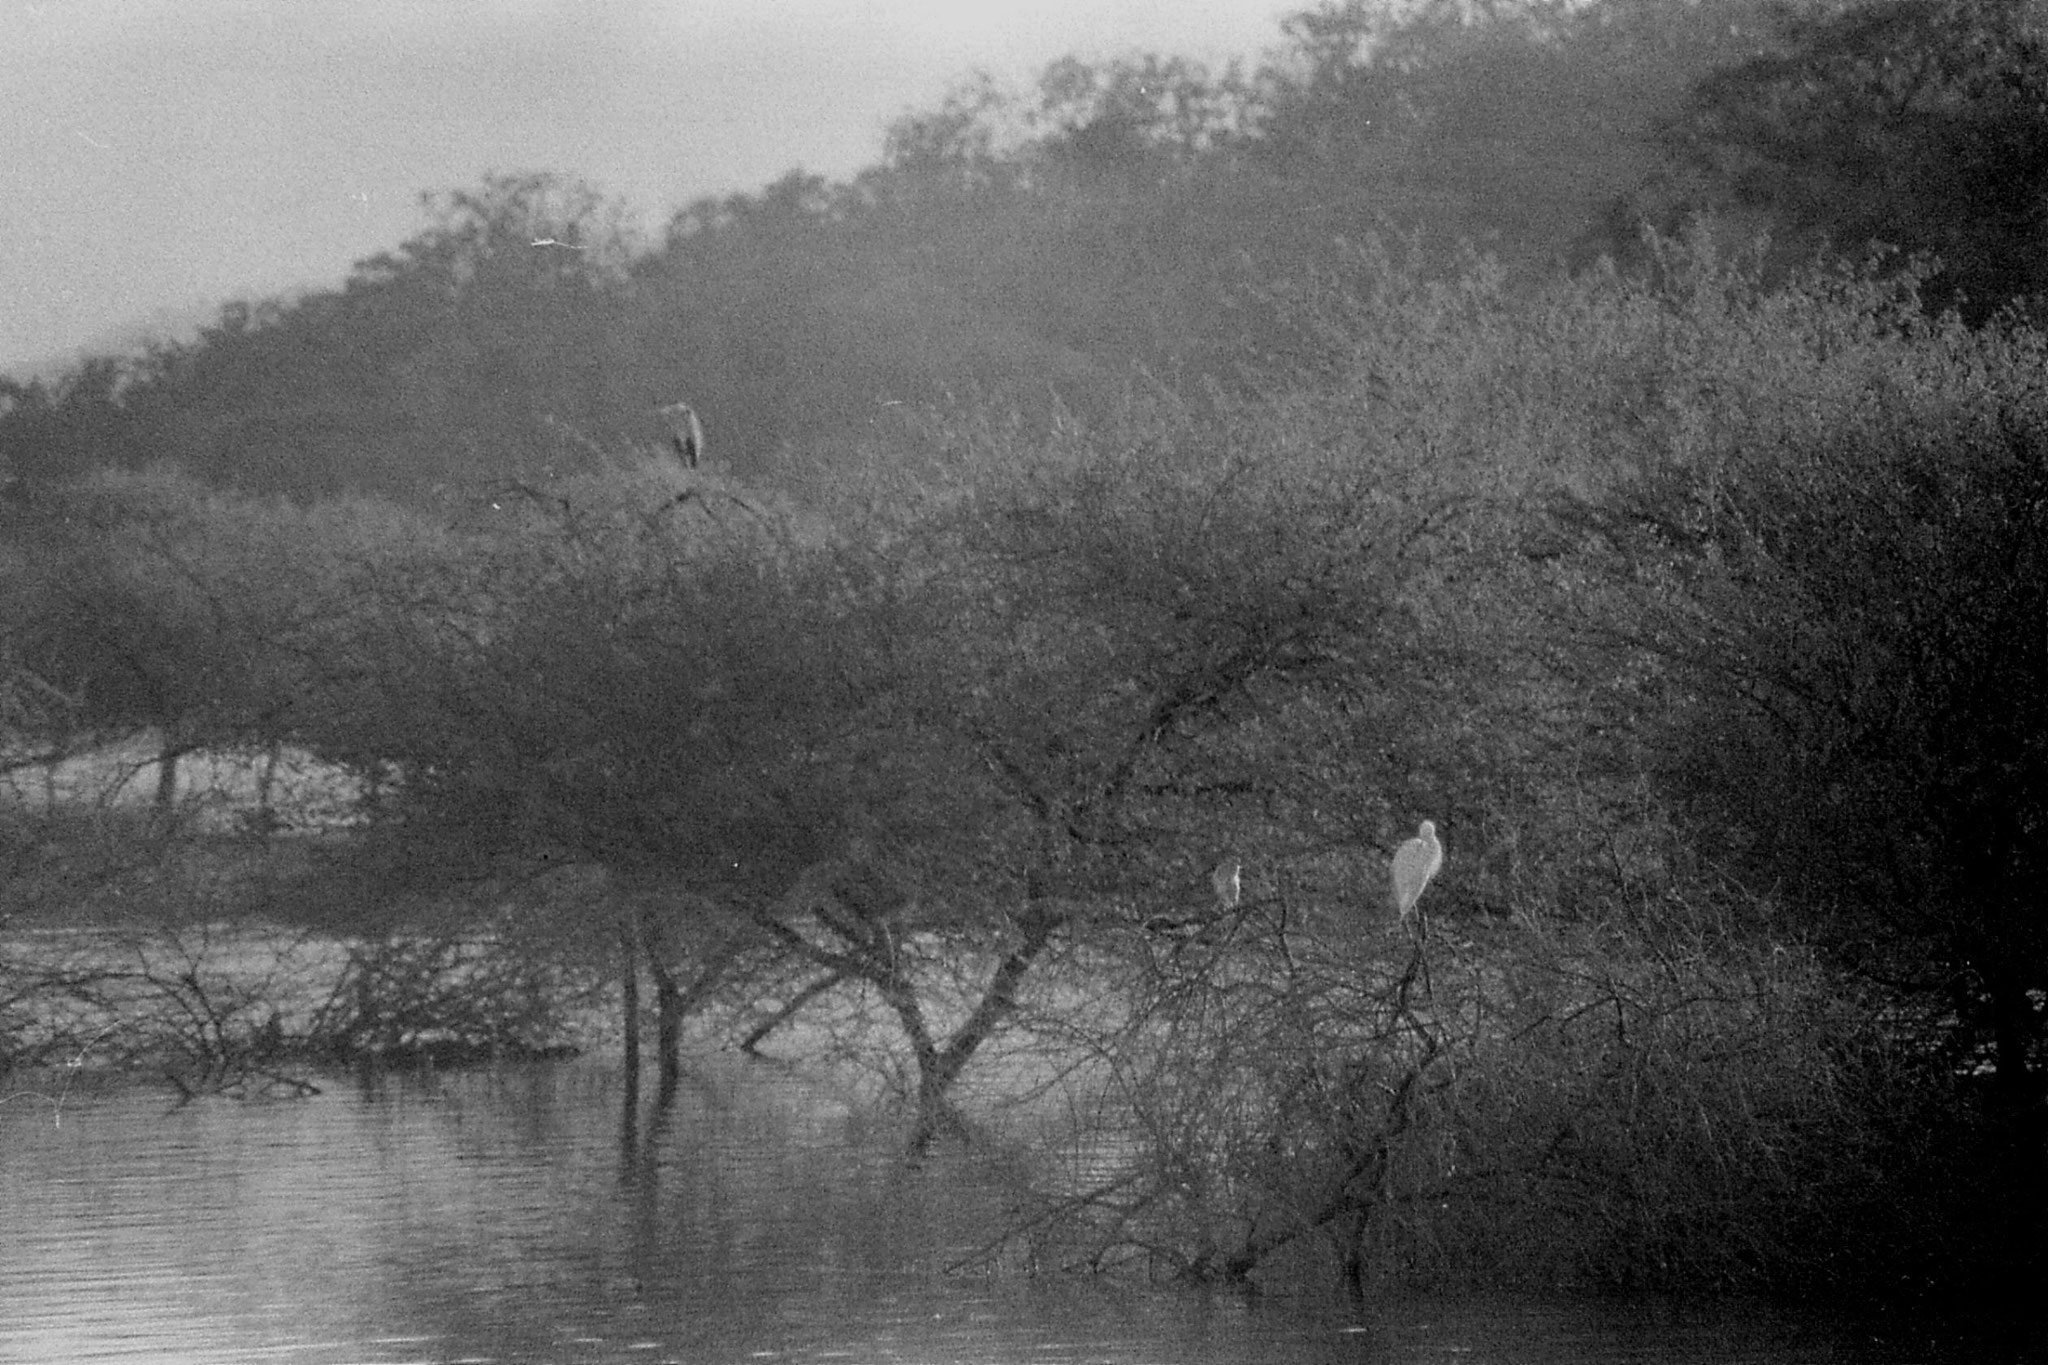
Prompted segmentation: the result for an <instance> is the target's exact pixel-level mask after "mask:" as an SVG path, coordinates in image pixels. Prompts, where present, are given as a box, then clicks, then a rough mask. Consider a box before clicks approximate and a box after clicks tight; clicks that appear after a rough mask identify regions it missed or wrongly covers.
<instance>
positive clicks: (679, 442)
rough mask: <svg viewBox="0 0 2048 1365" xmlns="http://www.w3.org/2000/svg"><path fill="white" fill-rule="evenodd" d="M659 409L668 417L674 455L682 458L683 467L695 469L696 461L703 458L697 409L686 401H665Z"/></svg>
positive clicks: (701, 435) (701, 425)
mask: <svg viewBox="0 0 2048 1365" xmlns="http://www.w3.org/2000/svg"><path fill="white" fill-rule="evenodd" d="M659 411H660V412H661V415H662V416H663V417H665V418H667V419H668V425H669V431H670V433H671V434H672V437H673V440H674V442H675V447H676V455H677V456H678V457H679V458H680V459H681V460H682V462H683V468H685V469H695V468H696V467H697V462H698V461H699V460H701V459H703V458H704V424H703V423H702V422H700V421H698V420H697V410H696V409H695V408H693V407H691V406H690V405H689V404H688V403H665V404H663V405H662V407H661V408H660V409H659Z"/></svg>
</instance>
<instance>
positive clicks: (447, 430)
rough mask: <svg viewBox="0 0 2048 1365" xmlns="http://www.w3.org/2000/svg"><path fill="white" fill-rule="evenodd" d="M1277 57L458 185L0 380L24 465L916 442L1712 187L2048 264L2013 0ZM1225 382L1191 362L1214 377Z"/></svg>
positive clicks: (1246, 364)
mask: <svg viewBox="0 0 2048 1365" xmlns="http://www.w3.org/2000/svg"><path fill="white" fill-rule="evenodd" d="M1283 33H1284V41H1283V43H1282V45H1281V47H1280V48H1279V50H1278V51H1277V53H1276V54H1275V55H1274V56H1273V57H1272V58H1271V59H1270V60H1269V61H1268V62H1267V63H1266V64H1265V65H1263V66H1261V67H1260V68H1259V69H1257V70H1256V71H1245V70H1241V69H1236V68H1233V69H1230V70H1226V71H1222V72H1214V71H1209V70H1206V69H1204V68H1203V67H1201V66H1200V65H1198V64H1195V63H1191V62H1188V61H1184V60H1180V59H1176V58H1171V57H1162V56H1147V57H1135V58H1131V59H1127V60H1123V61H1117V62H1111V63H1108V64H1104V65H1100V66H1091V65H1088V64H1085V63H1082V62H1078V61H1073V60H1068V61H1062V62H1059V63H1056V64H1054V65H1053V66H1052V67H1050V68H1049V69H1048V70H1047V71H1046V72H1045V73H1044V74H1043V76H1042V78H1041V79H1040V81H1039V84H1038V88H1037V89H1036V91H1034V92H1032V93H1031V94H1028V95H1020V94H1016V93H1012V92H1005V91H1001V90H998V89H995V88H993V87H991V86H989V85H987V84H986V83H969V84H967V85H964V86H963V87H961V88H960V89H959V90H958V91H956V92H955V93H954V94H953V95H952V96H951V97H949V98H948V99H947V100H946V101H945V102H943V103H942V105H941V106H940V107H939V108H937V109H933V110H930V111H926V112H924V113H921V114H916V115H913V116H910V117H907V118H905V119H903V120H902V121H901V122H900V123H898V124H897V125H896V126H895V127H894V128H892V129H891V130H890V132H889V136H888V140H887V145H886V148H885V151H884V153H883V156H882V158H881V160H880V161H879V163H878V164H877V165H875V166H873V167H871V168H869V169H868V170H866V171H864V172H862V173H861V174H859V175H858V176H856V177H854V178H853V179H852V180H851V181H850V182H847V183H830V182H827V181H824V180H822V179H819V178H817V177H813V176H808V175H804V174H801V173H794V174H792V175H790V176H789V177H787V178H786V179H784V180H782V181H780V182H778V183H776V184H774V185H771V186H768V187H766V188H764V189H762V190H760V191H758V192H754V193H747V194H738V195H734V196H731V197H729V198H725V199H720V200H706V201H702V202H699V203H696V204H693V205H691V206H690V207H688V208H686V209H685V210H683V211H682V212H680V213H679V214H677V215H676V216H675V217H674V218H673V220H671V221H670V222H669V223H668V224H667V226H666V229H665V231H664V232H663V234H662V236H661V239H660V240H659V241H654V242H647V241H642V240H638V239H637V238H636V237H635V235H634V234H633V233H632V232H631V231H629V230H628V229H627V227H626V223H627V216H626V214H625V213H624V210H623V207H622V206H621V205H619V204H616V203H613V202H609V201H607V200H605V199H604V198H603V197H602V196H600V195H598V194H596V193H595V192H593V191H592V190H590V189H589V188H588V187H586V186H583V185H581V184H580V183H578V182H577V181H575V180H574V179H573V178H568V177H563V176H558V175H553V174H514V175H504V176H499V177H495V178H493V179H491V180H489V181H487V182H485V183H484V184H482V185H480V186H476V187H473V188H469V189H464V190H457V191H452V192H448V193H442V194H436V195H432V196H429V198H428V200H427V203H428V207H429V210H430V223H429V226H428V227H427V228H426V229H424V230H423V231H422V232H421V233H419V234H418V235H417V236H415V237H413V238H412V239H410V240H408V241H407V242H405V243H403V244H401V245H400V246H398V247H396V248H394V249H393V250H392V251H390V252H388V253H384V254H381V255H379V256H376V257H373V258H371V259H368V260H365V261H363V262H361V263H359V264H358V265H357V266H356V268H355V269H354V270H353V271H352V272H351V274H350V276H349V278H348V279H347V281H346V282H345V283H344V284H343V285H342V287H341V288H339V289H338V290H328V291H319V292H315V293H312V294H308V295H304V296H300V297H296V298H290V299H276V300H268V301H258V302H242V303H234V304H230V305H228V306H227V307H225V308H223V309H222V311H221V313H220V316H219V317H218V318H217V320H216V321H215V322H214V323H213V324H212V325H211V326H209V327H207V328H206V329H205V330H204V331H203V332H202V334H201V335H200V336H199V337H198V338H197V339H196V340H194V341H192V342H189V343H181V344H176V345H169V346H165V347H161V348H158V349H156V350H154V351H152V352H150V353H149V354H146V355H142V356H134V357H103V358H99V359H95V360H92V361H89V362H86V363H84V364H82V365H80V366H79V367H78V368H76V369H75V370H73V371H72V372H70V373H68V374H66V375H63V376H61V377H59V378H57V379H55V380H53V381H49V382H36V383H26V384H24V383H17V382H12V381H9V382H7V383H6V384H5V386H4V388H0V465H4V472H5V474H6V476H7V478H8V479H9V480H11V483H12V486H14V487H16V488H17V489H23V488H33V487H41V486H47V485H49V484H51V483H53V482H63V481H68V480H70V479H73V478H76V477H77V476H78V475H80V474H81V473H84V472H86V471H88V470H91V469H96V468H105V467H114V468H127V469H140V468H143V467H146V466H149V465H151V464H156V463H168V464H173V465H176V466H177V467H179V468H181V469H183V470H185V471H186V472H187V473H189V474H191V475H192V476H194V477H196V478H199V479H201V480H203V481H206V482H209V483H215V484H219V485H222V486H232V487H237V488H242V489H246V490H250V491H257V492H281V493H287V494H290V495H292V496H295V497H301V498H304V497H316V496H327V495H333V494H339V493H353V492H367V493H376V494H382V495H388V496H395V497H400V498H403V499H406V500H409V501H414V502H419V501H421V500H425V499H430V498H433V497H435V496H436V495H437V494H440V495H445V494H450V493H455V494H467V493H474V492H476V491H478V490H479V489H482V488H486V487H489V486H492V485H493V484H495V483H497V482H500V481H503V480H506V479H513V478H519V479H530V478H533V477H536V476H545V475H549V474H565V473H570V472H575V471H578V470H587V469H590V468H593V467H596V466H597V465H599V464H601V462H602V459H603V455H604V453H605V452H614V453H616V452H619V451H621V450H624V449H627V448H629V447H632V446H634V445H637V444H648V443H652V442H654V441H656V440H658V439H659V438H660V435H661V429H660V426H659V423H658V422H657V420H656V419H655V417H654V414H653V409H654V407H655V406H656V405H657V404H659V403H661V402H665V401H670V400H673V399H675V398H678V397H680V398H686V399H687V400H688V401H690V402H691V403H693V404H694V405H695V406H696V407H697V408H698V409H699V411H700V412H701V413H702V414H703V416H704V418H705V420H706V423H707V425H708V427H709V429H710V431H711V432H712V433H713V434H712V452H713V454H714V455H715V456H716V457H717V458H719V459H720V460H722V461H724V462H725V463H727V465H728V466H729V467H730V468H731V469H733V470H734V471H735V472H737V473H740V474H742V475H744V476H747V477H756V476H760V475H763V474H765V473H767V472H768V471H770V470H773V469H778V468H782V467H784V466H786V465H787V464H788V463H790V462H791V461H792V460H794V461H797V462H806V461H814V460H832V459H836V458H839V457H840V456H842V455H843V454H844V452H845V451H846V450H847V449H848V448H849V447H851V446H853V445H855V444H858V443H860V442H861V441H864V440H868V439H874V438H877V437H880V438H883V439H893V437H894V436H895V435H896V432H897V422H898V419H899V418H900V416H901V414H902V412H903V411H904V409H905V407H906V406H909V407H915V406H917V405H921V404H929V403H934V402H941V403H943V402H956V401H957V402H971V401H986V402H991V403H995V404H997V405H999V406H1004V407H1012V408H1016V409H1018V410H1020V411H1022V412H1024V413H1026V414H1028V415H1030V416H1031V417H1032V418H1034V419H1035V420H1038V421H1040V422H1045V421H1049V420H1050V419H1051V415H1052V414H1053V413H1054V412H1055V411H1058V410H1059V409H1061V408H1062V407H1063V408H1065V409H1066V410H1069V411H1073V412H1077V413H1082V414H1088V415H1095V416H1099V415H1101V414H1103V413H1105V412H1107V411H1108V410H1109V409H1110V407H1111V406H1113V405H1114V403H1115V402H1116V401H1117V397H1118V395H1119V394H1120V392H1121V391H1122V388H1123V386H1124V384H1125V381H1126V378H1127V376H1128V375H1129V374H1130V373H1131V372H1132V369H1133V367H1134V366H1142V367H1144V368H1147V369H1149V370H1150V371H1151V372H1153V373H1156V374H1171V375H1178V376H1182V377H1184V378H1186V379H1189V380H1191V381H1192V380H1194V379H1196V378H1199V377H1205V376H1206V377H1210V378H1214V379H1217V380H1219V381H1221V382H1224V383H1226V384H1228V385H1242V384H1243V383H1245V382H1246V375H1247V372H1248V371H1249V372H1253V373H1256V372H1259V371H1263V370H1267V369H1274V368H1277V369H1280V370H1283V371H1284V370H1285V369H1286V368H1287V367H1288V366H1289V365H1290V364H1291V363H1293V357H1294V355H1295V353H1296V350H1297V347H1298V344H1299V341H1300V339H1299V338H1298V337H1297V336H1295V335H1294V334H1293V332H1292V331H1291V329H1290V317H1291V315H1290V313H1289V311H1288V310H1287V309H1286V308H1285V307H1284V306H1280V307H1276V303H1275V295H1276V292H1277V293H1278V294H1281V295H1284V294H1286V293H1287V292H1288V291H1289V290H1290V289H1299V288H1303V287H1307V285H1308V284H1309V282H1310V281H1313V280H1316V279H1318V278H1324V277H1327V276H1330V275H1331V274H1333V273H1337V274H1341V273H1342V272H1344V271H1346V270H1348V269H1349V268H1350V267H1349V265H1348V264H1347V262H1348V259H1349V258H1348V257H1347V255H1346V254H1345V249H1344V245H1343V244H1344V243H1345V242H1346V241H1347V240H1356V239H1358V238H1360V237H1362V236H1364V235H1367V234H1370V233H1374V232H1381V231H1389V232H1393V233H1395V234H1406V233H1413V234H1415V235H1416V237H1417V239H1418V240H1420V241H1423V242H1426V243H1428V244H1430V250H1431V251H1432V252H1433V253H1436V254H1437V255H1439V256H1440V257H1441V258H1442V259H1443V260H1445V261H1448V260H1450V259H1452V258H1454V257H1455V255H1456V252H1457V250H1458V249H1459V244H1461V243H1469V244H1473V245H1476V246H1477V247H1478V248H1480V249H1482V250H1484V251H1486V252H1487V253H1489V254H1490V255H1492V256H1493V257H1494V258H1495V259H1496V260H1498V261H1500V262H1501V263H1502V264H1503V266H1504V268H1506V269H1507V270H1508V271H1509V273H1510V275H1511V276H1512V277H1513V278H1515V279H1516V280H1517V281H1521V282H1534V281H1537V280H1540V279H1543V278H1546V277H1548V276H1550V275H1552V274H1554V273H1555V272H1557V271H1558V270H1559V269H1562V268H1586V267H1588V266H1590V264H1591V263H1592V262H1593V261H1595V260H1597V259H1599V258H1600V257H1602V256H1614V257H1617V258H1619V259H1622V260H1623V261H1624V262H1626V263H1629V264H1631V265H1633V266H1637V267H1646V266H1647V265H1648V264H1649V263H1648V262H1647V261H1646V260H1645V259H1644V258H1643V257H1642V256H1641V253H1640V248H1639V239H1640V231H1641V229H1642V227H1643V226H1645V225H1646V224H1647V225H1651V226H1655V227H1657V228H1659V229H1662V230H1664V231H1667V232H1670V231H1675V230H1677V229H1678V228H1679V227H1681V226H1682V225H1683V223H1684V222H1685V221H1687V220H1689V219H1690V218H1692V217H1693V216H1694V215H1697V214H1703V213H1704V214H1708V215H1710V216H1711V217H1712V218H1713V219H1714V221H1716V222H1718V223H1719V224H1721V225H1722V231H1723V232H1724V234H1727V235H1729V236H1731V237H1733V238H1739V239H1745V240H1746V239H1747V238H1749V237H1750V236H1752V235H1754V234H1755V233H1757V232H1758V231H1761V230H1765V229H1768V230H1770V231H1771V232H1772V234H1773V236H1774V240H1776V241H1777V242H1778V243H1779V246H1778V248H1777V249H1776V251H1777V256H1776V259H1777V261H1778V263H1779V264H1780V265H1783V264H1788V263H1790V262H1793V261H1796V260H1799V259H1804V258H1806V257H1807V256H1809V255H1810V254H1811V253H1812V251H1814V250H1815V249H1817V248H1819V247H1821V246H1823V245H1825V246H1829V247H1832V248H1833V249H1835V250H1837V251H1839V252H1842V253H1845V254H1847V255H1850V256H1852V257H1853V256H1855V255H1856V254H1857V253H1859V252H1862V251H1864V250H1866V249H1869V248H1871V247H1872V246H1873V245H1874V244H1877V243H1885V244H1889V245H1890V246H1892V247H1896V248H1898V249H1900V250H1902V251H1903V252H1905V253H1907V254H1909V255H1910V254H1912V253H1934V254H1938V256H1939V257H1940V260H1941V262H1942V269H1941V271H1940V273H1937V274H1935V275H1933V276H1931V277H1929V278H1928V279H1927V281H1926V286H1925V297H1926V299H1927V301H1928V303H1929V305H1930V306H1931V307H1935V308H1940V307H1947V306H1951V305H1953V306H1957V307H1959V308H1961V309H1962V311H1963V313H1964V315H1965V316H1966V317H1968V318H1970V319H1971V320H1972V321H1981V320H1983V319H1984V318H1986V317H1988V316H1990V315H1991V314H1992V313H1994V312H1996V311H1997V310H1998V309H1999V308H2000V307H2002V306H2005V305H2006V304H2008V303H2010V302H2012V301H2015V300H2021V299H2023V298H2024V297H2025V296H2027V295H2028V294H2030V293H2031V292H2032V291H2034V290H2036V289H2037V288H2039V287H2040V285H2041V283H2042V280H2041V278H2040V271H2041V266H2040V264H2039V263H2040V260H2041V259H2042V256H2041V252H2040V250H2039V245H2040V240H2041V230H2042V225H2041V222H2040V204H2041V202H2042V187H2043V180H2044V163H2043V155H2044V154H2043V152H2042V150H2041V149H2042V148H2043V147H2044V146H2048V114H2044V112H2043V111H2044V108H2048V106H2044V102H2043V94H2042V91H2043V84H2042V82H2043V75H2044V70H2048V68H2044V65H2043V62H2042V52H2041V47H2040V40H2039V35H2038V34H2037V32H2036V31H2035V29H2034V28H2033V27H2031V20H2030V18H2029V10H2028V7H2027V6H2026V5H2024V4H2021V3H2017V2H2016V0H2014V2H2010V3H2009V2H2007V0H1905V3H1885V4H1874V5H1858V6H1851V7H1848V8H1841V7H1838V6H1834V5H1821V4H1815V5H1794V6H1790V7H1779V6H1773V5H1766V4H1761V3H1750V0H1698V2H1697V3H1692V2H1689V0H1601V3H1597V4H1593V5H1571V6H1566V5H1562V4H1549V3H1515V4H1505V5H1498V6H1484V7H1478V8H1474V7H1469V6H1465V5H1461V4H1454V3H1449V2H1448V0H1445V2H1443V3H1433V4H1429V5H1425V6H1422V7H1420V8H1415V9H1403V10H1401V11H1400V12H1399V13H1395V12H1392V11H1389V10H1386V9H1383V8H1381V7H1379V6H1377V5H1371V4H1366V3H1363V0H1346V2H1345V3H1326V4H1323V5H1321V6H1320V7H1318V8H1315V9H1312V10H1308V11H1305V12H1303V13H1301V14H1298V15H1296V16H1294V17H1293V18H1291V19H1289V20H1288V21H1287V22H1286V23H1285V24H1284V26H1283ZM1191 391H1192V389H1191Z"/></svg>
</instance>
